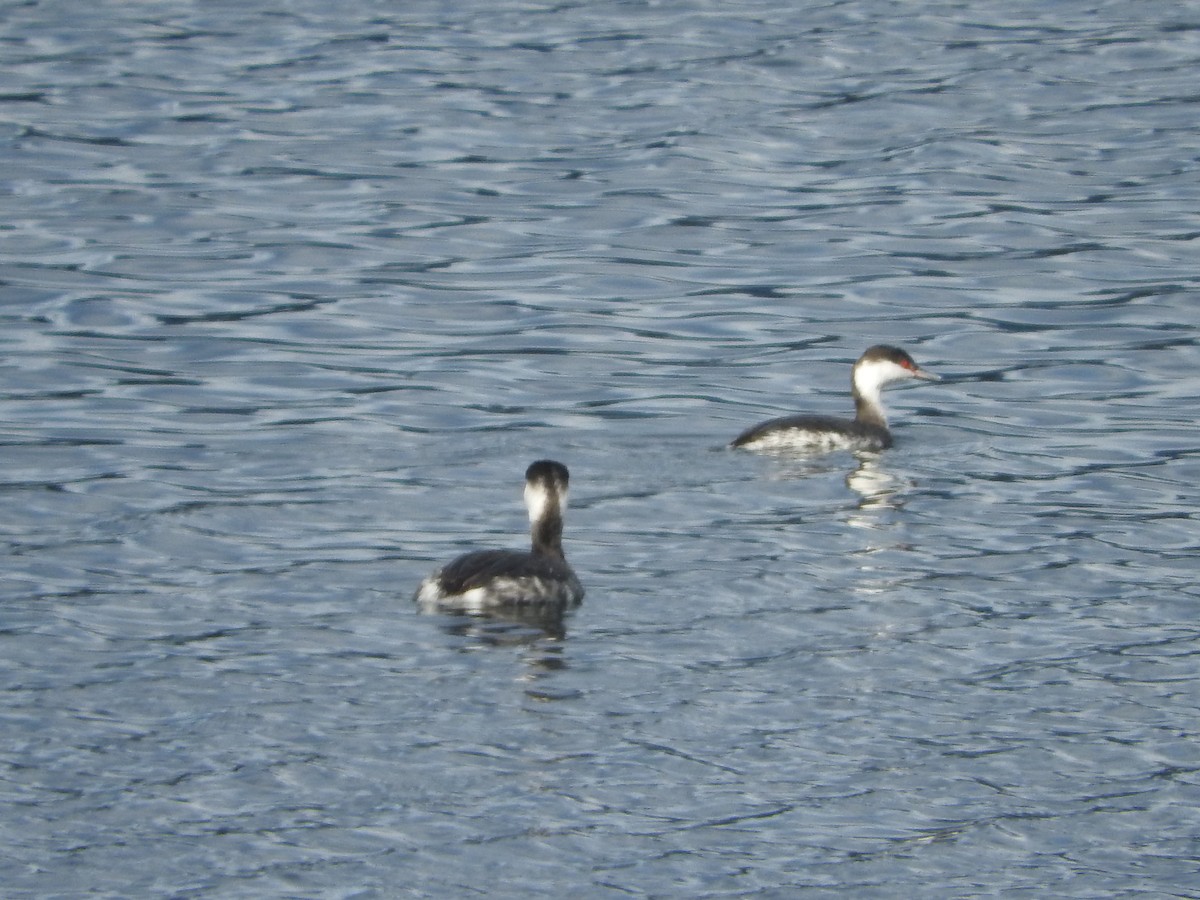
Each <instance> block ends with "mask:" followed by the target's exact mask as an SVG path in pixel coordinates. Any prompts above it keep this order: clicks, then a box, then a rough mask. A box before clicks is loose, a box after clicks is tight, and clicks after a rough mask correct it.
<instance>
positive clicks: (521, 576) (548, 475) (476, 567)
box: [413, 459, 583, 612]
mask: <svg viewBox="0 0 1200 900" xmlns="http://www.w3.org/2000/svg"><path fill="white" fill-rule="evenodd" d="M569 480H570V475H569V473H568V472H567V467H566V466H564V465H563V464H562V463H559V462H555V461H554V460H551V459H540V460H538V461H537V462H535V463H532V464H531V465H530V466H529V468H528V469H526V470H525V507H526V509H528V511H529V523H530V537H531V541H530V544H531V546H530V549H529V550H528V551H524V550H476V551H474V552H472V553H465V554H463V555H462V556H460V557H458V558H457V559H455V560H452V561H451V562H449V563H447V564H446V565H444V566H442V568H440V569H438V570H437V571H436V572H434V573H433V574H432V575H430V576H428V577H427V578H426V579H425V580H424V581H422V582H421V585H420V587H418V588H417V593H416V596H415V597H413V599H414V600H416V601H417V602H418V603H419V604H421V606H422V607H423V608H425V609H427V610H431V611H432V610H438V609H440V610H445V611H459V612H481V611H484V610H488V609H493V610H495V609H503V608H506V607H507V608H513V607H520V608H528V607H537V608H540V609H546V608H559V609H562V608H565V607H567V606H570V605H574V604H576V603H578V602H579V601H580V600H582V599H583V585H581V584H580V583H579V579H578V578H577V577H576V576H575V572H574V571H573V570H572V569H571V567H570V566H569V565H568V564H567V559H566V556H564V555H563V549H562V531H563V512H564V511H565V510H566V507H567V485H568V482H569Z"/></svg>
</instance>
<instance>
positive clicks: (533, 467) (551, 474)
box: [525, 459, 571, 488]
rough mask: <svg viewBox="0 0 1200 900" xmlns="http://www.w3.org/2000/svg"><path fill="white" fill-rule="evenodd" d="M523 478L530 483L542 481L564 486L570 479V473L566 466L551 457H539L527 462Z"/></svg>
mask: <svg viewBox="0 0 1200 900" xmlns="http://www.w3.org/2000/svg"><path fill="white" fill-rule="evenodd" d="M525 480H526V481H527V482H530V483H536V482H544V483H547V484H553V485H557V486H558V487H560V488H565V487H566V486H567V485H568V484H570V481H571V473H570V472H568V471H567V467H566V466H564V465H563V464H562V463H560V462H555V461H554V460H552V459H539V460H538V461H537V462H533V463H530V464H529V468H528V469H526V470H525Z"/></svg>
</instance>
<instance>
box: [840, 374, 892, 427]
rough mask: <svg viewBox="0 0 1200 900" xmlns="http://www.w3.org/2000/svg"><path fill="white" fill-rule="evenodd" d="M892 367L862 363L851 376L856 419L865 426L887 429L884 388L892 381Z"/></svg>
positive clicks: (851, 391) (851, 390)
mask: <svg viewBox="0 0 1200 900" xmlns="http://www.w3.org/2000/svg"><path fill="white" fill-rule="evenodd" d="M891 368H892V367H891V366H890V365H882V364H879V363H874V362H860V363H859V364H858V365H856V366H855V367H854V370H853V372H852V373H851V376H850V393H851V394H852V395H853V397H854V419H855V421H857V422H861V423H863V424H864V425H877V426H879V427H880V428H887V416H886V415H885V414H884V411H883V396H882V395H883V386H884V385H885V384H887V383H888V382H889V381H891V380H892V379H891V378H890V377H889V376H890V375H891V371H890V369H891Z"/></svg>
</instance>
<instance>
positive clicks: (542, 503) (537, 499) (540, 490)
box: [525, 484, 550, 522]
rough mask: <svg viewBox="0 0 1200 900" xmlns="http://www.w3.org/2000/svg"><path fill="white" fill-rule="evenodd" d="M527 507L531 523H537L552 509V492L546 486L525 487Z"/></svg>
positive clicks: (528, 485)
mask: <svg viewBox="0 0 1200 900" xmlns="http://www.w3.org/2000/svg"><path fill="white" fill-rule="evenodd" d="M525 507H526V508H527V509H528V510H529V521H530V522H537V521H540V520H541V519H543V518H545V516H546V513H547V511H548V510H549V509H550V492H549V491H548V490H546V488H545V485H541V484H527V485H525Z"/></svg>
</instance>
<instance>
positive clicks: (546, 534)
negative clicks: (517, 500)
mask: <svg viewBox="0 0 1200 900" xmlns="http://www.w3.org/2000/svg"><path fill="white" fill-rule="evenodd" d="M525 505H526V507H528V509H529V538H530V541H531V543H532V545H533V552H534V553H536V554H540V555H544V556H553V557H556V558H558V559H563V558H564V556H563V549H562V533H563V509H565V508H566V505H567V492H566V489H565V488H563V489H560V488H558V486H557V485H555V484H552V483H551V484H547V483H546V482H541V481H539V482H530V483H528V484H527V485H525Z"/></svg>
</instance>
